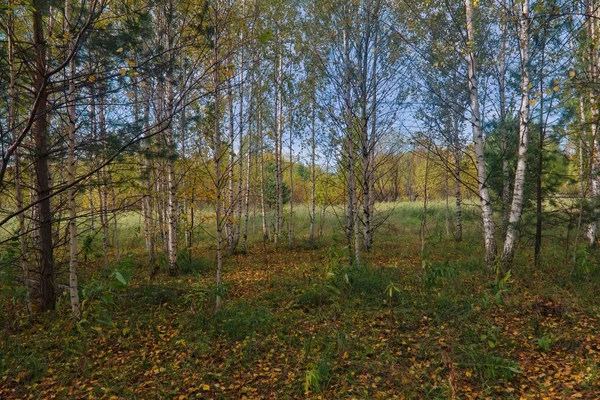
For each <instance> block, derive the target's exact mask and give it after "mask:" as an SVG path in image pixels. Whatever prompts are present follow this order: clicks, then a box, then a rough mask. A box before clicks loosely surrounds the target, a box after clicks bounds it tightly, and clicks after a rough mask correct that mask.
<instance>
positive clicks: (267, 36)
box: [258, 30, 273, 43]
mask: <svg viewBox="0 0 600 400" xmlns="http://www.w3.org/2000/svg"><path fill="white" fill-rule="evenodd" d="M271 37H273V31H272V30H268V31H264V32H263V33H261V34H260V35H258V40H260V42H261V43H266V42H268V41H269V39H271Z"/></svg>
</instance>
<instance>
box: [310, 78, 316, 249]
mask: <svg viewBox="0 0 600 400" xmlns="http://www.w3.org/2000/svg"><path fill="white" fill-rule="evenodd" d="M314 90H315V92H313V98H312V113H311V122H310V148H311V151H310V241H311V242H313V241H314V240H315V209H316V200H315V186H316V180H315V152H316V143H315V119H316V108H317V107H316V98H315V97H316V89H314Z"/></svg>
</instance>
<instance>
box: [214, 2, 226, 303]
mask: <svg viewBox="0 0 600 400" xmlns="http://www.w3.org/2000/svg"><path fill="white" fill-rule="evenodd" d="M218 5H219V2H217V3H216V4H215V10H214V12H215V16H214V17H215V35H214V50H213V51H214V60H213V63H214V71H213V88H214V102H215V121H214V129H215V131H214V161H215V220H216V228H217V276H216V286H217V296H216V304H215V310H216V312H219V311H221V307H222V298H221V295H220V293H219V290H220V286H221V274H222V271H223V221H222V209H221V207H222V204H221V186H222V184H223V182H222V180H223V176H222V175H221V161H222V157H223V155H224V152H223V150H222V148H221V125H220V118H221V116H220V107H221V98H220V93H219V89H220V88H219V86H220V79H219V74H220V73H221V68H220V60H219V51H220V48H219V46H220V41H219V32H220V31H219V29H220V26H219V25H220V24H219V14H218V11H219V10H218Z"/></svg>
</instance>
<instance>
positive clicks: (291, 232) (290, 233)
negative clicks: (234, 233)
mask: <svg viewBox="0 0 600 400" xmlns="http://www.w3.org/2000/svg"><path fill="white" fill-rule="evenodd" d="M290 114H292V111H291V110H290ZM293 126H294V115H293V114H292V115H291V117H290V143H289V151H290V220H289V221H288V247H289V248H292V243H293V237H294V219H293V216H294V151H293V149H292V145H293V139H294V138H293V132H294V129H293Z"/></svg>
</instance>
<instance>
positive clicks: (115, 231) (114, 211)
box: [109, 171, 121, 262]
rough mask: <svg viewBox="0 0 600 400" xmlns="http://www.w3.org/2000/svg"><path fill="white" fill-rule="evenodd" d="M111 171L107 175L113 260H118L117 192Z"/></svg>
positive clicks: (119, 252) (119, 255) (119, 253)
mask: <svg viewBox="0 0 600 400" xmlns="http://www.w3.org/2000/svg"><path fill="white" fill-rule="evenodd" d="M112 176H113V174H112V171H111V173H110V175H109V177H110V180H109V185H110V192H111V208H112V217H113V247H114V249H115V261H116V262H119V259H120V257H121V250H120V248H119V219H118V218H117V217H118V213H117V194H116V192H115V183H114V181H113V179H112Z"/></svg>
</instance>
